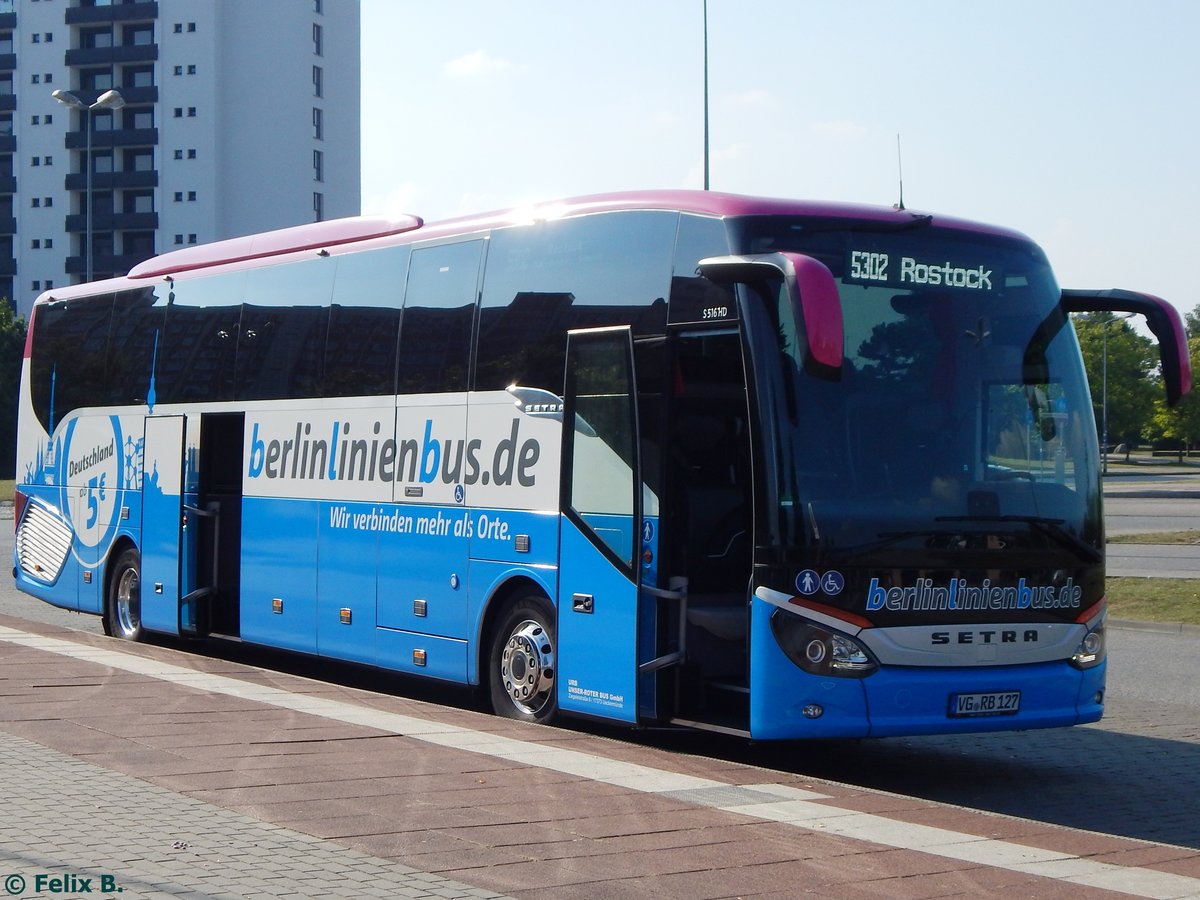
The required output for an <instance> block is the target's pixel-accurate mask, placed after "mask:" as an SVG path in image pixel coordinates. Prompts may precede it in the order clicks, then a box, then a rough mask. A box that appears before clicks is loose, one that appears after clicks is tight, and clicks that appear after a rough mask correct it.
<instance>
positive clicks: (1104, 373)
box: [1100, 313, 1134, 475]
mask: <svg viewBox="0 0 1200 900" xmlns="http://www.w3.org/2000/svg"><path fill="white" fill-rule="evenodd" d="M1133 315H1134V313H1126V314H1125V315H1123V316H1110V317H1109V318H1108V319H1105V320H1104V328H1103V333H1104V341H1103V344H1104V351H1103V354H1102V355H1101V358H1100V385H1101V387H1100V418H1101V431H1103V432H1104V434H1103V436H1102V437H1101V441H1100V459H1101V461H1102V462H1101V466H1100V472H1101V474H1103V475H1107V474H1108V326H1109V325H1111V324H1112V323H1113V322H1119V321H1121V320H1122V319H1128V318H1130V317H1132V316H1133Z"/></svg>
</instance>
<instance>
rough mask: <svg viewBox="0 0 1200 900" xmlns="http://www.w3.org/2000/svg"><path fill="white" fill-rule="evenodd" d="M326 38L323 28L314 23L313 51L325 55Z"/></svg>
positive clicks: (318, 54)
mask: <svg viewBox="0 0 1200 900" xmlns="http://www.w3.org/2000/svg"><path fill="white" fill-rule="evenodd" d="M324 38H325V35H324V33H323V32H322V30H321V26H320V25H314V26H313V53H315V54H316V55H317V56H324V55H325V54H324V52H323V49H324V48H323V44H324Z"/></svg>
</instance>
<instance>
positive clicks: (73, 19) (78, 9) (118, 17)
mask: <svg viewBox="0 0 1200 900" xmlns="http://www.w3.org/2000/svg"><path fill="white" fill-rule="evenodd" d="M157 18H158V4H157V3H116V4H113V5H112V6H72V7H70V8H68V9H67V24H68V25H103V24H105V23H106V22H137V21H142V20H150V19H157Z"/></svg>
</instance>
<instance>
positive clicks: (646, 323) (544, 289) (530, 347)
mask: <svg viewBox="0 0 1200 900" xmlns="http://www.w3.org/2000/svg"><path fill="white" fill-rule="evenodd" d="M677 221H678V214H677V213H671V212H633V213H606V214H602V215H596V216H587V217H582V218H577V219H563V220H559V221H556V222H543V223H539V224H537V225H533V226H530V227H518V228H508V229H503V230H498V231H496V232H494V233H493V235H492V240H491V246H490V247H489V248H488V264H487V277H486V280H485V283H484V290H483V302H482V305H481V309H480V320H479V350H478V355H477V357H476V366H477V370H476V371H477V374H476V379H475V387H476V389H477V390H502V389H504V388H505V387H507V386H508V385H510V384H521V385H525V386H527V387H540V388H545V389H546V390H550V391H553V392H554V393H556V394H561V393H562V389H563V359H564V355H565V351H566V339H567V331H568V330H569V329H573V328H592V327H599V326H602V325H622V324H632V325H633V330H634V334H635V335H648V334H658V333H661V332H662V331H663V329H664V327H665V324H666V308H667V302H666V301H667V291H668V289H669V286H670V280H671V254H672V248H673V245H674V241H675V225H676V222H677Z"/></svg>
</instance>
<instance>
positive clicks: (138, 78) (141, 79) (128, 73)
mask: <svg viewBox="0 0 1200 900" xmlns="http://www.w3.org/2000/svg"><path fill="white" fill-rule="evenodd" d="M121 85H122V86H123V87H127V88H139V87H154V66H126V67H125V70H124V71H123V72H122V73H121Z"/></svg>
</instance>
